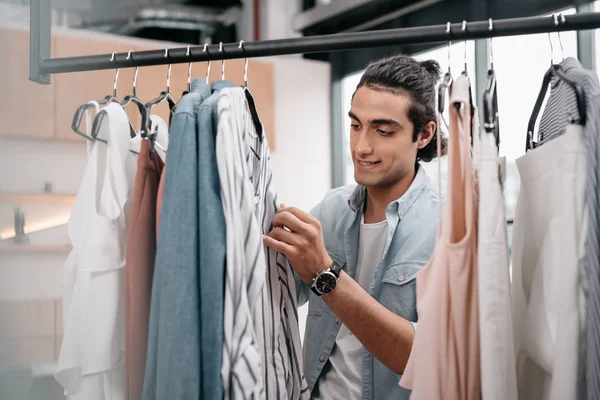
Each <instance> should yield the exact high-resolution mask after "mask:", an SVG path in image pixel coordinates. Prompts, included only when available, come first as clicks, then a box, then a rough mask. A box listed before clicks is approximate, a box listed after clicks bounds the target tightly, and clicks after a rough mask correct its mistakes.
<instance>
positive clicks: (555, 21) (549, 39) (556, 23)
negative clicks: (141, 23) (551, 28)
mask: <svg viewBox="0 0 600 400" xmlns="http://www.w3.org/2000/svg"><path fill="white" fill-rule="evenodd" d="M552 18H553V19H554V25H555V26H558V16H557V15H556V14H555V13H554V14H552ZM548 43H550V65H551V66H552V65H554V46H553V45H552V36H551V35H550V32H548Z"/></svg>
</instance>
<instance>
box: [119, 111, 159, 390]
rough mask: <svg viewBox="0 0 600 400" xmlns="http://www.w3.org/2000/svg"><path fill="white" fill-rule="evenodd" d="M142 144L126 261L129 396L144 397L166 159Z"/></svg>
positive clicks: (155, 125)
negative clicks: (158, 209)
mask: <svg viewBox="0 0 600 400" xmlns="http://www.w3.org/2000/svg"><path fill="white" fill-rule="evenodd" d="M161 121H162V120H161ZM156 122H157V123H155V124H153V126H154V127H156V128H157V130H159V131H160V130H162V131H163V134H167V135H168V131H167V127H166V124H164V121H163V122H162V123H160V122H159V121H156ZM157 135H158V134H157ZM138 137H139V135H138ZM163 142H164V141H163ZM140 145H141V148H140V151H139V156H138V159H137V164H138V167H137V175H136V180H135V187H134V192H133V206H132V212H131V221H130V224H129V233H128V236H127V264H126V265H125V298H126V308H125V311H126V326H127V337H126V345H127V346H126V365H127V372H126V376H127V399H128V400H140V399H141V398H142V388H143V384H144V370H145V367H146V350H147V346H148V323H149V318H150V300H151V298H150V295H151V293H152V276H153V274H154V259H155V257H156V200H157V196H158V184H159V179H160V175H161V172H162V170H163V167H164V163H163V160H162V158H161V157H159V155H158V151H160V150H156V152H155V153H153V154H151V147H152V144H151V143H150V141H149V140H142V141H141V143H140Z"/></svg>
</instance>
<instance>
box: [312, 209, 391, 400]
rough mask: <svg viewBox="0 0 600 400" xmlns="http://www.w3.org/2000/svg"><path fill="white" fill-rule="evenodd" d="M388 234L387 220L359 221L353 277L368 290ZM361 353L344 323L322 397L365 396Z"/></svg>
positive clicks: (320, 383) (324, 379) (350, 398)
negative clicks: (356, 260) (363, 394)
mask: <svg viewBox="0 0 600 400" xmlns="http://www.w3.org/2000/svg"><path fill="white" fill-rule="evenodd" d="M387 237H388V223H387V220H385V221H382V222H377V223H375V224H365V223H364V218H363V220H362V221H361V224H360V236H359V245H358V263H357V265H356V273H355V274H354V280H356V282H358V284H359V285H360V286H361V287H362V288H363V289H365V290H369V285H370V284H371V279H373V275H374V274H375V269H376V268H377V265H378V264H379V262H380V261H381V256H382V255H383V250H384V248H385V243H386V241H387ZM362 355H363V345H362V343H360V341H359V340H358V339H357V338H356V336H354V335H353V334H352V332H350V330H349V329H348V328H347V327H346V325H344V324H342V326H341V327H340V330H339V332H338V334H337V337H336V340H335V346H334V348H333V351H332V352H331V356H330V357H329V362H330V363H331V369H330V370H329V371H328V372H327V373H326V374H325V376H323V377H322V378H321V379H319V381H318V382H317V385H318V386H319V390H318V392H315V393H319V398H321V399H323V400H325V399H344V400H360V399H362V360H363V358H362ZM315 398H316V397H315Z"/></svg>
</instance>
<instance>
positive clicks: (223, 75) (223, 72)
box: [219, 42, 225, 81]
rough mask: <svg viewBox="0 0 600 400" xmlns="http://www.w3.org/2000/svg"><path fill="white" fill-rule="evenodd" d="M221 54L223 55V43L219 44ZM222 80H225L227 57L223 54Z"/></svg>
mask: <svg viewBox="0 0 600 400" xmlns="http://www.w3.org/2000/svg"><path fill="white" fill-rule="evenodd" d="M219 53H223V42H219ZM221 80H222V81H224V80H225V57H223V54H221Z"/></svg>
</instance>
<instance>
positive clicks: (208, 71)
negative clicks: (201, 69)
mask: <svg viewBox="0 0 600 400" xmlns="http://www.w3.org/2000/svg"><path fill="white" fill-rule="evenodd" d="M204 52H205V53H208V44H206V43H204ZM209 75H210V60H208V67H207V68H206V84H207V85H208V76H209Z"/></svg>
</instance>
